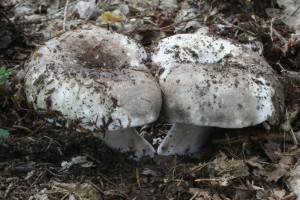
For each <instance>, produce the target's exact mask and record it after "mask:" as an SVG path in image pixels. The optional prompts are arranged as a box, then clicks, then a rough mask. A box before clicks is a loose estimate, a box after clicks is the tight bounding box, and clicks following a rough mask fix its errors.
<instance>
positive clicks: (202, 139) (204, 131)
mask: <svg viewBox="0 0 300 200" xmlns="http://www.w3.org/2000/svg"><path fill="white" fill-rule="evenodd" d="M212 129H213V128H212V127H207V126H197V125H191V124H183V123H174V124H173V126H172V128H171V129H170V130H169V132H168V134H167V136H166V137H165V139H164V140H163V141H162V143H161V144H160V145H159V147H158V150H157V153H158V155H164V156H168V155H184V154H189V153H195V152H198V151H199V150H200V149H201V148H202V147H203V146H204V145H205V144H206V142H207V140H208V138H209V135H210V134H209V133H210V132H211V130H212Z"/></svg>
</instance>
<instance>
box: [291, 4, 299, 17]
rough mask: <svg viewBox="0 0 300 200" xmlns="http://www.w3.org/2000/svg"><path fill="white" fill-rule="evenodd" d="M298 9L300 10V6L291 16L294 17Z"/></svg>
mask: <svg viewBox="0 0 300 200" xmlns="http://www.w3.org/2000/svg"><path fill="white" fill-rule="evenodd" d="M299 9H300V5H299V6H298V8H296V10H295V11H294V12H293V14H292V15H291V16H294V15H295V14H296V12H298V10H299Z"/></svg>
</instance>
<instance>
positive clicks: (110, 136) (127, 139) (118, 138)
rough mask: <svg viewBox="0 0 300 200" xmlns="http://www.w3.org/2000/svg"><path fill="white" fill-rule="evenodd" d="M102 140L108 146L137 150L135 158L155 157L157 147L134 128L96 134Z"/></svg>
mask: <svg viewBox="0 0 300 200" xmlns="http://www.w3.org/2000/svg"><path fill="white" fill-rule="evenodd" d="M96 135H97V136H98V137H99V138H100V139H101V140H103V141H104V142H105V143H106V144H107V146H109V147H111V148H113V149H118V150H120V151H121V152H123V153H124V152H135V156H136V157H135V159H137V160H138V159H140V158H141V157H143V156H150V157H153V156H154V153H155V149H154V148H153V146H152V145H151V144H150V143H149V142H148V141H147V140H146V139H145V138H143V137H142V136H140V135H139V133H138V132H137V131H136V130H135V129H134V128H127V129H121V130H117V131H108V132H106V133H105V135H104V134H101V135H100V136H99V133H97V134H96Z"/></svg>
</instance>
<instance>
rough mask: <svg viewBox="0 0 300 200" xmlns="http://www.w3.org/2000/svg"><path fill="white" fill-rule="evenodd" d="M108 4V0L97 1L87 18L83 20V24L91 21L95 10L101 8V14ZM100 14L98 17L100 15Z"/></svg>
mask: <svg viewBox="0 0 300 200" xmlns="http://www.w3.org/2000/svg"><path fill="white" fill-rule="evenodd" d="M108 2H109V1H108V0H104V1H102V0H100V1H98V3H97V4H96V6H95V8H94V9H93V10H92V11H91V12H90V13H89V15H88V16H87V18H86V19H85V21H84V23H87V22H88V21H89V20H90V19H91V17H92V15H93V13H94V12H95V10H96V9H97V8H101V7H102V8H101V9H100V10H101V13H102V11H103V10H104V9H105V8H106V7H107V4H108ZM101 13H100V14H99V15H101Z"/></svg>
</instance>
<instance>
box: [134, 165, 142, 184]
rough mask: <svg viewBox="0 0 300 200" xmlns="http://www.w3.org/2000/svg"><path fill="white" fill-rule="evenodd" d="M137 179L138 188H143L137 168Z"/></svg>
mask: <svg viewBox="0 0 300 200" xmlns="http://www.w3.org/2000/svg"><path fill="white" fill-rule="evenodd" d="M135 177H136V183H137V185H138V187H139V188H141V181H140V176H139V171H138V169H137V168H136V169H135Z"/></svg>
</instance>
